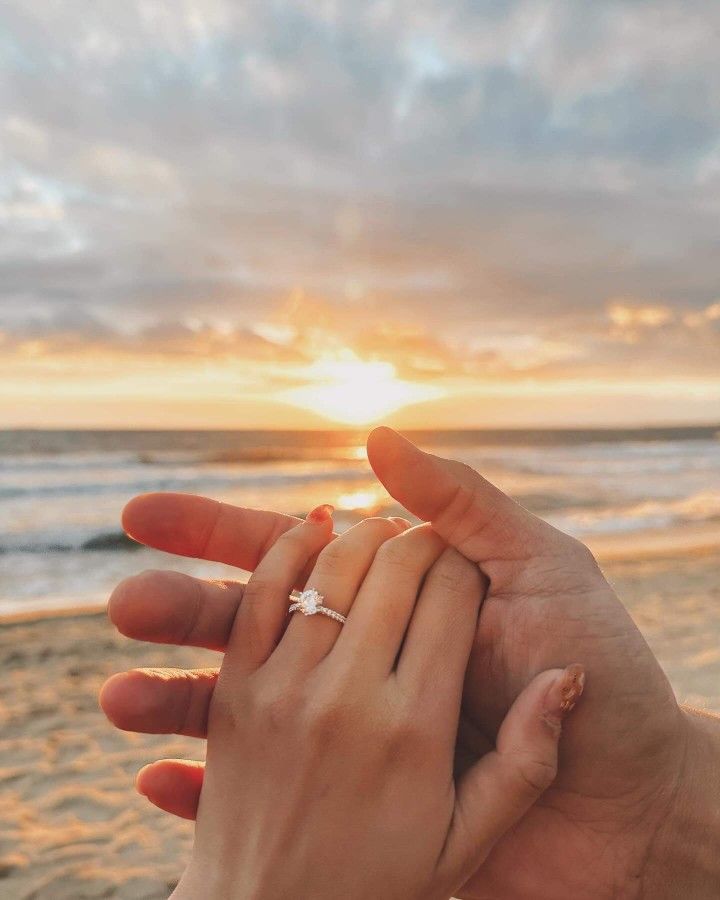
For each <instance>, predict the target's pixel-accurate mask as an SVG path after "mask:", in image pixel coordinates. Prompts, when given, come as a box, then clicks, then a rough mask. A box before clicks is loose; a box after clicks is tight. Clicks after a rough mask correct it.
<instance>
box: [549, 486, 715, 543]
mask: <svg viewBox="0 0 720 900" xmlns="http://www.w3.org/2000/svg"><path fill="white" fill-rule="evenodd" d="M549 518H550V520H551V521H552V522H553V524H554V525H555V526H556V527H558V528H560V529H561V530H563V531H568V532H570V533H571V534H575V535H580V536H585V535H591V534H613V533H621V532H632V531H641V530H645V529H652V528H668V527H671V526H677V525H682V524H690V523H693V524H698V523H710V522H716V521H720V492H719V491H702V492H700V493H697V494H694V495H692V496H690V497H683V498H682V499H679V500H669V501H665V500H645V501H643V502H641V503H635V504H631V505H627V506H619V507H607V508H605V509H580V510H576V511H568V512H567V513H566V514H560V515H553V516H550V517H549Z"/></svg>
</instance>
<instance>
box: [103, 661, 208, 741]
mask: <svg viewBox="0 0 720 900" xmlns="http://www.w3.org/2000/svg"><path fill="white" fill-rule="evenodd" d="M217 674H218V673H217V669H133V670H131V671H130V672H121V673H119V674H117V675H113V676H112V678H110V679H108V680H107V681H106V682H105V684H104V685H103V686H102V688H101V690H100V698H99V700H100V706H101V707H102V710H103V712H104V713H105V715H106V716H107V717H108V719H110V721H111V722H112V723H113V725H115V727H116V728H120V729H122V730H123V731H138V732H141V733H143V734H185V735H188V736H189V737H200V738H204V737H205V736H206V735H207V721H208V710H209V709H210V701H211V700H212V694H213V690H214V689H215V682H216V681H217Z"/></svg>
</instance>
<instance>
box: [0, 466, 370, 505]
mask: <svg viewBox="0 0 720 900" xmlns="http://www.w3.org/2000/svg"><path fill="white" fill-rule="evenodd" d="M118 474H120V473H118ZM367 477H368V476H367V469H365V468H361V467H355V468H349V467H348V468H329V469H328V468H323V469H315V470H310V471H300V472H288V471H277V470H276V471H257V470H254V471H252V472H246V473H234V474H228V473H227V472H218V473H217V474H211V473H204V474H203V475H202V476H201V477H198V474H197V472H195V471H192V470H189V471H186V472H184V473H181V472H172V473H170V472H169V473H165V474H153V475H148V476H147V477H136V478H133V479H127V480H123V479H122V478H107V479H100V478H96V479H94V480H77V481H75V482H72V481H68V480H65V481H62V482H60V483H49V484H38V483H36V482H33V483H27V484H5V485H2V484H0V498H4V499H8V500H9V499H18V498H24V497H28V498H29V497H38V498H40V497H71V496H87V495H98V494H119V493H122V494H127V495H132V494H138V493H143V492H146V491H180V492H182V491H188V490H192V491H193V492H197V491H198V490H201V489H202V490H208V489H209V490H212V489H213V488H215V487H223V488H234V487H243V486H245V485H251V486H252V487H254V488H262V487H278V486H283V485H302V484H318V483H322V482H323V481H337V480H339V479H340V480H342V481H348V482H351V481H362V480H366V479H367Z"/></svg>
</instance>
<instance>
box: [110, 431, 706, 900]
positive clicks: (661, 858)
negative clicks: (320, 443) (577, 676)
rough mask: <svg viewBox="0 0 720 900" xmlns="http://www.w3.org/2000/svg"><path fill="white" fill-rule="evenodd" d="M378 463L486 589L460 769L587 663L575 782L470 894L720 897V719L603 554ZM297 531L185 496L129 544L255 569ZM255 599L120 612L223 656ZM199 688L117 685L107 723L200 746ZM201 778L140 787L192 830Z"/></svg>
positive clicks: (141, 516)
mask: <svg viewBox="0 0 720 900" xmlns="http://www.w3.org/2000/svg"><path fill="white" fill-rule="evenodd" d="M368 457H369V459H370V462H371V464H372V466H373V468H374V470H375V472H376V474H377V476H378V478H379V480H380V481H381V482H382V483H383V484H384V485H385V487H386V488H387V489H388V491H389V493H390V494H391V495H392V496H393V497H394V498H395V499H397V500H398V501H399V502H400V503H401V504H403V505H404V506H405V507H406V508H407V509H408V510H410V511H411V512H412V513H413V514H414V515H416V516H417V517H418V518H420V519H422V520H425V521H427V522H430V523H432V527H433V529H434V530H435V531H436V532H437V533H438V534H439V535H440V536H442V538H443V539H444V540H445V541H446V542H447V543H448V544H449V545H450V546H452V547H454V548H456V549H457V550H458V551H459V552H460V553H461V554H462V555H463V556H464V557H465V558H466V559H468V560H469V561H471V562H472V563H473V564H475V565H476V566H477V568H478V570H479V572H480V573H481V574H482V577H483V582H482V587H481V588H480V589H479V593H480V595H481V597H482V599H483V605H482V611H481V615H480V618H479V621H478V626H477V629H476V632H475V637H474V641H473V648H472V652H471V656H470V663H469V666H468V671H467V675H466V679H465V692H464V698H463V712H462V719H461V725H460V730H459V734H458V742H457V746H456V759H457V762H458V764H460V765H461V766H463V767H467V766H472V765H473V764H474V762H475V761H477V759H479V758H481V757H482V755H483V754H484V753H485V752H486V751H487V749H488V748H489V747H492V746H494V745H495V744H496V742H497V740H498V735H499V728H500V725H501V723H502V721H503V719H504V717H505V716H506V715H507V713H508V711H509V709H510V707H511V705H512V703H513V702H514V700H515V699H516V698H517V697H518V695H519V694H520V692H521V690H522V689H523V687H524V686H525V685H526V684H528V682H529V681H530V680H531V679H532V678H533V677H535V676H536V675H537V674H538V673H539V672H542V671H543V670H545V669H548V668H551V667H555V666H557V665H558V664H560V665H562V664H564V662H566V661H567V656H568V653H572V655H573V656H574V657H576V658H579V659H582V661H583V664H584V666H585V669H586V671H587V673H588V685H589V687H588V691H587V694H586V697H585V698H584V699H583V704H582V707H581V708H580V709H579V710H578V712H577V715H576V716H573V718H572V720H571V721H570V722H569V723H568V727H567V729H566V735H565V738H564V740H563V748H562V754H561V761H560V762H561V764H560V773H559V775H558V778H557V779H556V781H555V782H554V784H553V785H552V787H551V788H550V789H549V790H547V791H546V792H545V793H544V794H543V795H542V797H541V799H540V800H539V801H538V802H537V803H536V804H535V805H534V806H533V807H532V808H531V809H530V810H529V812H528V813H527V815H525V817H524V818H523V819H522V820H521V821H520V822H519V823H518V824H517V825H516V826H515V827H514V828H513V829H512V830H511V831H510V832H509V833H508V834H507V835H505V837H503V838H502V839H501V840H500V841H499V842H498V843H497V845H496V846H495V848H494V850H493V852H492V854H491V855H490V857H489V859H488V860H487V861H486V862H485V864H484V865H483V866H482V867H481V868H480V869H478V870H477V871H476V872H475V873H473V874H472V875H470V876H469V877H468V879H467V881H466V883H465V885H464V887H463V888H462V889H459V890H457V891H456V895H457V896H460V897H468V898H483V900H489V898H502V900H514V898H533V900H563V898H568V900H570V898H572V900H578V898H593V900H602V898H618V897H620V898H635V897H653V898H662V897H676V896H678V891H682V892H683V896H688V897H697V898H705V897H714V896H717V895H718V892H719V891H720V875H719V874H718V872H717V867H716V864H715V863H714V862H713V860H714V858H715V857H716V855H717V854H716V853H715V852H713V851H714V849H715V840H714V839H715V838H716V835H717V829H718V822H717V814H716V813H714V812H712V811H711V810H714V809H716V808H717V802H716V801H714V800H713V799H712V798H716V797H717V796H718V795H719V794H720V785H718V776H717V774H716V773H717V771H718V765H717V763H718V761H720V752H718V747H719V746H720V737H719V736H718V731H717V727H716V722H715V721H712V722H710V721H709V720H708V719H700V718H699V717H697V716H696V715H694V714H693V713H691V712H689V711H686V710H683V709H682V708H681V707H680V706H679V705H678V703H677V701H676V699H675V697H674V695H673V692H672V690H671V688H670V686H669V684H668V682H667V679H666V677H665V675H664V674H663V672H662V670H661V668H660V666H659V664H658V663H657V660H656V659H655V658H654V656H653V654H652V653H651V651H650V650H649V648H648V646H647V644H646V643H645V641H644V639H643V637H642V635H641V634H640V632H639V631H638V630H637V628H636V627H635V625H634V623H633V622H632V620H631V619H630V617H629V616H628V614H627V612H626V611H625V609H624V607H623V606H622V604H621V603H620V601H619V600H618V598H617V596H616V595H615V593H614V591H613V590H612V588H611V587H610V585H609V584H608V583H607V581H606V580H605V579H604V577H603V575H602V573H601V572H600V570H599V568H598V567H597V565H596V563H595V561H594V560H593V558H592V556H591V554H590V553H589V551H588V550H587V548H585V547H584V546H583V545H582V544H579V543H578V542H577V541H575V540H573V539H572V538H570V537H568V536H567V535H564V534H562V533H561V532H559V531H557V530H555V529H553V528H552V527H551V526H549V525H548V524H547V523H545V522H542V521H541V520H539V519H537V518H536V517H534V516H532V515H531V514H530V513H528V512H527V511H526V510H524V509H522V508H521V507H519V506H518V505H516V504H515V503H514V502H513V501H511V500H510V499H509V498H508V497H506V496H505V495H504V494H502V492H500V491H499V490H498V489H497V488H495V487H493V486H492V485H491V484H489V483H488V482H487V481H486V480H485V479H483V478H482V477H481V476H480V475H479V474H478V473H476V472H474V471H472V470H471V469H469V468H468V467H466V466H464V465H462V464H460V463H457V462H454V461H451V460H444V459H441V458H439V457H435V456H432V455H430V454H427V453H423V452H422V451H420V450H419V449H417V448H416V447H414V446H413V445H412V444H410V443H409V442H408V441H406V440H405V439H403V438H402V437H400V436H399V435H397V434H396V433H394V432H392V431H390V430H389V429H385V428H381V429H376V431H375V432H373V433H372V434H371V436H370V439H369V441H368ZM292 522H293V520H292V519H290V518H288V517H284V516H280V515H277V514H273V513H263V512H254V511H250V510H233V509H232V508H229V507H224V506H218V505H217V504H214V503H212V501H207V500H201V499H198V498H183V497H179V496H177V495H175V496H167V495H165V496H160V495H152V496H148V497H145V498H138V499H136V500H135V501H133V502H132V503H131V505H130V506H129V508H128V509H127V511H126V519H125V524H126V527H127V529H128V531H129V533H130V534H132V535H133V536H134V537H136V538H137V539H139V540H141V541H143V542H144V543H148V544H151V545H153V546H158V547H161V548H162V549H166V550H170V551H172V552H179V553H183V554H186V555H191V556H202V557H205V558H209V559H216V560H219V561H223V562H230V563H235V564H237V565H240V566H242V567H244V568H248V569H252V568H253V567H254V566H255V565H256V564H257V562H258V560H259V559H261V558H262V556H263V554H264V553H265V552H266V550H267V548H268V547H269V546H271V545H272V544H273V542H274V541H275V540H276V538H277V537H278V535H279V534H281V533H282V532H283V531H284V530H286V529H287V528H288V527H290V525H291V524H292ZM304 574H306V573H304ZM302 581H303V574H301V575H300V577H299V582H301V583H302ZM241 600H242V588H241V587H238V586H235V585H225V586H223V587H220V586H217V585H207V584H205V585H201V584H197V583H195V582H191V581H190V580H187V579H179V578H178V577H177V576H175V577H174V578H173V577H168V576H165V575H161V574H152V575H147V576H144V578H142V579H141V580H140V581H137V580H136V581H130V582H126V583H124V585H122V586H121V587H120V589H119V591H118V592H116V594H115V595H114V596H113V598H112V599H111V605H110V614H111V617H112V618H113V621H114V622H115V623H116V625H117V626H118V627H119V628H120V630H121V631H123V632H124V633H126V634H129V635H130V636H134V637H139V638H143V639H146V640H157V641H161V642H163V641H164V642H169V643H173V642H174V643H182V642H186V643H191V644H199V645H201V646H213V647H215V648H217V649H222V648H223V646H224V643H225V641H226V639H227V634H228V624H227V623H228V622H231V620H232V617H233V615H234V612H233V611H234V610H235V609H237V607H238V606H242V604H241ZM188 677H189V676H188V675H187V674H186V673H177V674H176V675H168V676H166V677H165V678H164V679H163V680H162V682H159V681H158V680H157V679H155V678H154V677H153V676H145V675H143V674H137V673H135V674H133V673H130V674H129V675H128V674H126V675H124V676H118V677H117V680H115V681H114V682H113V690H112V693H111V694H110V695H109V698H107V699H108V702H107V703H106V705H105V708H106V711H107V712H108V714H109V715H110V717H111V718H112V719H113V721H115V722H116V724H118V725H119V726H120V727H129V728H133V729H136V730H142V731H163V730H164V729H165V728H167V730H170V731H172V730H174V728H173V724H174V723H177V722H178V721H180V719H181V717H185V718H184V722H185V724H186V725H188V723H190V725H189V726H188V727H191V728H194V729H195V730H194V732H192V733H197V734H202V733H203V732H204V729H203V725H202V711H203V710H206V709H207V699H208V697H209V693H210V692H209V691H207V690H206V691H204V692H203V691H202V690H196V688H195V686H194V683H193V682H192V681H189V680H188ZM140 687H142V689H143V690H144V691H145V690H147V692H149V693H150V694H152V696H153V697H154V700H153V701H152V702H150V703H149V707H152V709H150V708H148V709H146V710H145V711H144V712H142V711H141V712H134V713H130V710H131V709H132V708H133V705H134V704H135V702H136V700H137V697H138V690H139V688H140ZM163 704H164V708H165V710H166V716H165V719H164V721H161V720H162V719H163V714H162V713H161V711H160V709H161V706H162V705H163ZM190 710H192V714H191V713H190V712H189V711H190ZM186 713H187V715H186ZM173 717H174V719H173ZM171 720H173V721H171ZM200 774H201V772H200V770H199V769H198V767H197V766H194V767H192V766H191V767H186V766H184V765H183V764H182V763H179V762H177V761H175V762H172V761H171V762H168V761H164V762H160V763H156V764H154V765H153V766H151V767H149V768H146V769H145V770H144V771H143V772H142V773H141V774H140V777H139V782H138V783H139V788H140V790H141V791H143V792H144V793H146V794H147V795H148V796H149V798H150V799H151V800H152V801H153V802H155V803H156V804H157V805H159V806H162V807H163V808H169V807H170V806H171V804H170V803H169V802H168V801H167V799H166V798H167V797H168V791H169V790H172V792H173V793H174V796H175V797H176V800H175V801H173V804H174V806H175V808H174V809H173V811H174V812H176V813H177V812H179V813H180V814H183V815H187V816H192V815H193V810H194V807H195V806H196V803H197V796H198V793H197V792H198V786H199V783H200V781H201V778H200ZM180 798H182V799H180ZM688 821H690V822H691V823H694V827H693V828H689V827H688ZM706 826H707V827H706ZM689 835H692V839H691V838H690V837H689ZM708 835H710V836H711V838H712V841H711V842H710V844H709V840H710V839H709V838H708ZM708 844H709V846H708Z"/></svg>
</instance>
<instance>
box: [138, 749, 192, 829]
mask: <svg viewBox="0 0 720 900" xmlns="http://www.w3.org/2000/svg"><path fill="white" fill-rule="evenodd" d="M204 777H205V763H203V762H200V761H198V760H190V759H159V760H157V762H153V763H150V764H149V765H147V766H143V768H142V769H140V771H139V772H138V773H137V777H136V779H135V787H136V789H137V791H138V793H140V794H142V795H143V796H144V797H147V798H148V800H149V801H150V802H151V803H152V804H153V805H154V806H157V807H158V808H159V809H162V810H164V811H165V812H168V813H170V814H171V815H173V816H179V817H180V818H181V819H195V817H196V816H197V808H198V803H199V802H200V791H201V790H202V785H203V778H204Z"/></svg>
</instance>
